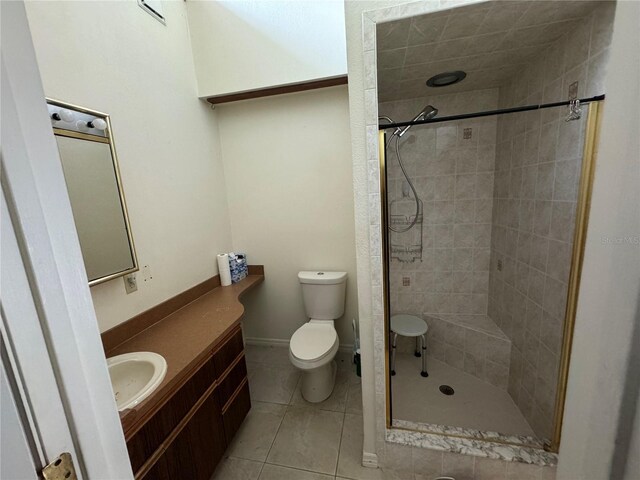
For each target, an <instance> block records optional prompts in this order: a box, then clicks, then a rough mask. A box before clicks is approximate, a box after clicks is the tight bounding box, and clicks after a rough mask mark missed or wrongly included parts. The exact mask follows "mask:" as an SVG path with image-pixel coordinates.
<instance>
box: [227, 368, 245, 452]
mask: <svg viewBox="0 0 640 480" xmlns="http://www.w3.org/2000/svg"><path fill="white" fill-rule="evenodd" d="M250 409H251V398H250V396H249V382H247V381H245V382H244V384H243V385H242V387H241V388H240V390H239V391H238V392H237V394H236V396H235V398H234V399H233V401H232V402H231V403H230V404H229V405H227V408H226V410H224V411H223V412H222V421H223V423H224V434H225V438H226V439H227V443H231V440H232V439H233V436H234V435H235V434H236V432H237V431H238V429H239V428H240V425H241V424H242V421H243V420H244V417H246V416H247V413H249V410H250Z"/></svg>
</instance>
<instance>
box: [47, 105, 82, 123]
mask: <svg viewBox="0 0 640 480" xmlns="http://www.w3.org/2000/svg"><path fill="white" fill-rule="evenodd" d="M75 118H76V114H75V113H74V112H72V111H71V110H67V109H66V108H63V109H61V110H60V111H58V112H55V113H52V114H51V119H52V120H53V121H56V122H58V121H60V120H63V121H65V122H73V120H74V119H75Z"/></svg>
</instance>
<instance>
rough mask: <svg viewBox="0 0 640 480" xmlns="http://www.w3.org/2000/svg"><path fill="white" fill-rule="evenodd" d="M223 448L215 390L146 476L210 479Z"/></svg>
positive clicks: (170, 478) (221, 427) (220, 419)
mask: <svg viewBox="0 0 640 480" xmlns="http://www.w3.org/2000/svg"><path fill="white" fill-rule="evenodd" d="M226 448H227V443H226V441H225V436H224V426H223V423H222V415H221V413H220V406H219V404H218V393H217V391H214V392H213V393H212V394H211V395H210V396H209V398H207V400H205V402H204V403H203V404H202V405H201V406H200V408H199V409H198V410H197V412H196V413H195V415H194V416H193V417H191V420H189V423H188V424H187V425H186V426H185V427H184V429H183V430H182V431H181V432H180V434H179V435H178V436H177V437H176V438H175V440H174V441H173V442H172V443H171V445H170V446H169V448H167V450H166V451H165V452H164V454H163V455H162V458H161V459H160V460H159V468H158V470H156V471H155V472H154V471H153V470H152V471H150V472H149V474H148V475H146V476H145V478H147V479H150V480H151V479H153V480H156V478H157V479H158V480H164V477H162V476H160V475H164V474H167V475H168V477H167V480H176V479H189V480H209V479H210V478H211V475H212V474H213V471H214V470H215V468H216V466H217V465H218V462H219V461H220V459H221V458H222V455H223V454H224V451H225V449H226ZM152 473H154V474H155V475H156V476H155V477H154V476H151V475H150V474H152Z"/></svg>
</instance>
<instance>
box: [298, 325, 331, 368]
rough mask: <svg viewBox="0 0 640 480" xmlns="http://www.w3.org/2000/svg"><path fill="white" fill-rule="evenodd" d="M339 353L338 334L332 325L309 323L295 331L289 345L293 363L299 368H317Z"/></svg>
mask: <svg viewBox="0 0 640 480" xmlns="http://www.w3.org/2000/svg"><path fill="white" fill-rule="evenodd" d="M337 351H338V334H337V332H336V329H335V328H334V326H333V324H332V323H324V322H323V323H315V322H308V323H305V324H304V325H302V326H301V327H300V328H298V330H296V331H295V333H294V334H293V336H292V337H291V342H290V344H289V352H290V354H291V355H290V356H291V357H292V361H294V360H295V364H299V365H296V366H298V367H299V368H315V367H316V366H318V365H319V364H323V363H325V362H323V361H322V360H325V361H326V360H331V359H333V357H334V355H335V354H336V352H337Z"/></svg>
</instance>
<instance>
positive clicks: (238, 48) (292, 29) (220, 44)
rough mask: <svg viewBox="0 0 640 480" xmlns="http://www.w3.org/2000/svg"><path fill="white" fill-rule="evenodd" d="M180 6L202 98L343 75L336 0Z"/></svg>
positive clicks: (248, 0) (339, 2) (339, 0)
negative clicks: (186, 21) (185, 15)
mask: <svg viewBox="0 0 640 480" xmlns="http://www.w3.org/2000/svg"><path fill="white" fill-rule="evenodd" d="M186 5H187V11H188V13H189V30H190V32H191V42H192V44H193V58H194V60H195V66H196V74H197V77H198V86H199V88H198V92H199V95H200V96H202V97H204V96H212V95H222V94H226V93H233V92H242V91H246V90H254V89H259V88H266V87H272V86H275V85H284V84H289V83H299V82H306V81H310V80H317V79H321V78H328V77H335V76H339V75H344V74H346V73H347V59H346V52H345V49H346V48H345V42H344V38H345V34H344V9H343V2H342V0H321V1H318V0H306V1H304V2H301V1H297V0H276V1H255V0H245V1H241V2H239V1H220V0H218V1H215V2H213V1H189V2H187V4H186Z"/></svg>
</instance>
